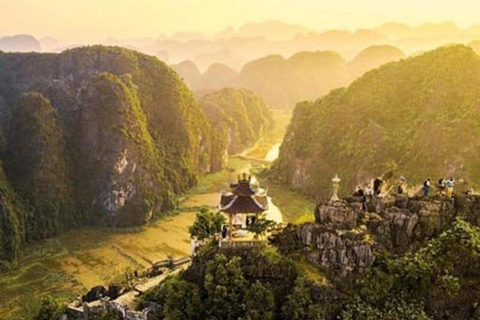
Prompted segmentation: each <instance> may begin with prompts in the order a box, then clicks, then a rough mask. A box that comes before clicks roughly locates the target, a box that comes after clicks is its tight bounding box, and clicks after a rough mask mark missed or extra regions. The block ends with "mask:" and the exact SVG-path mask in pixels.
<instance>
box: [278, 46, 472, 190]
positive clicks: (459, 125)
mask: <svg viewBox="0 0 480 320" xmlns="http://www.w3.org/2000/svg"><path fill="white" fill-rule="evenodd" d="M479 88H480V57H479V56H478V55H477V54H475V53H474V52H473V50H472V49H471V48H468V47H465V46H451V47H442V48H439V49H437V50H434V51H431V52H427V53H425V54H423V55H420V56H417V57H413V58H409V59H405V60H402V61H400V62H394V63H390V64H387V65H385V66H383V67H380V68H378V69H375V70H373V71H370V72H368V73H367V74H365V75H364V76H363V77H362V78H360V79H358V80H356V81H355V82H354V83H353V84H351V85H350V86H349V87H348V88H344V89H338V90H335V91H332V92H331V93H330V94H329V95H327V96H325V97H323V98H321V99H319V100H316V101H314V102H302V103H299V104H298V105H297V106H296V108H295V112H294V116H293V119H292V121H291V124H290V126H289V129H288V132H287V134H286V136H285V140H284V142H283V145H282V147H281V149H280V156H279V159H278V161H277V162H276V163H275V165H274V170H273V172H274V173H275V174H276V175H277V176H278V177H280V179H281V180H282V181H284V182H285V183H287V184H288V185H290V186H292V187H294V188H297V189H300V190H302V191H304V192H306V193H309V194H312V195H315V196H319V195H324V196H326V195H327V194H328V192H329V189H330V179H331V178H332V177H333V176H334V175H335V174H336V173H338V174H339V175H340V176H341V177H342V178H343V182H342V183H343V186H344V188H343V189H342V192H343V194H349V193H350V192H351V190H353V188H354V186H355V184H357V183H359V182H360V181H367V180H369V179H371V178H373V177H376V176H378V175H382V174H385V173H387V172H392V173H393V174H394V175H395V174H396V175H398V176H401V175H404V176H406V177H407V179H409V181H410V182H412V183H420V182H422V181H423V180H424V179H426V177H432V178H436V177H442V176H450V175H454V176H456V177H461V178H463V179H465V180H466V181H467V183H478V182H479V181H480V171H479V168H478V164H477V163H476V161H477V160H476V159H478V156H479V153H478V148H477V146H478V145H479V144H480V131H479V130H478V125H477V124H478V123H479V122H480V118H479V117H480V113H479V112H478V110H479V108H480V105H479V101H480V91H479Z"/></svg>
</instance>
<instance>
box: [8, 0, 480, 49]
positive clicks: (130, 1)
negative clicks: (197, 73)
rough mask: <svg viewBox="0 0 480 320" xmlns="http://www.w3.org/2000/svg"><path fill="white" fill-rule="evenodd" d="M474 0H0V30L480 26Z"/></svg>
mask: <svg viewBox="0 0 480 320" xmlns="http://www.w3.org/2000/svg"><path fill="white" fill-rule="evenodd" d="M479 12H480V1H478V0H455V1H453V0H383V1H379V0H369V1H365V0H0V36H1V35H12V34H18V33H29V34H32V35H34V36H37V37H43V36H46V35H50V36H53V37H57V38H60V39H75V40H78V41H99V40H104V39H105V38H106V37H108V36H112V37H116V38H127V37H157V36H159V35H160V34H172V33H175V32H179V31H199V32H204V33H210V34H211V33H215V32H217V31H220V30H222V29H224V28H225V27H227V26H234V27H239V26H241V25H243V24H245V23H247V22H251V21H254V22H261V21H266V20H282V21H284V22H288V23H296V24H302V25H304V26H306V27H310V28H315V29H319V30H324V29H331V28H342V29H349V30H354V29H357V28H361V27H365V28H366V27H373V26H376V25H379V24H381V23H384V22H388V21H396V22H405V23H408V24H411V25H418V24H421V23H423V22H439V21H445V20H450V21H453V22H455V23H457V24H458V25H459V26H461V27H468V26H470V25H473V24H479V25H480V15H479Z"/></svg>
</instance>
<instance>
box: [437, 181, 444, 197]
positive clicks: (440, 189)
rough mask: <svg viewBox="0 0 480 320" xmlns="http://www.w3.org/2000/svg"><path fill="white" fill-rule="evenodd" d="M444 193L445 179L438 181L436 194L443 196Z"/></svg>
mask: <svg viewBox="0 0 480 320" xmlns="http://www.w3.org/2000/svg"><path fill="white" fill-rule="evenodd" d="M444 192H445V179H444V178H440V179H439V180H438V193H439V194H443V193H444Z"/></svg>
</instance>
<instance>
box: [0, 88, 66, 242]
mask: <svg viewBox="0 0 480 320" xmlns="http://www.w3.org/2000/svg"><path fill="white" fill-rule="evenodd" d="M9 132H10V134H9V136H8V146H7V154H6V161H5V168H6V171H7V174H8V176H9V178H10V180H11V181H12V185H13V187H14V188H15V190H16V191H17V192H18V193H19V195H21V196H22V198H23V199H24V201H25V204H26V205H27V208H28V209H29V210H28V216H27V217H26V218H25V223H26V225H25V236H26V238H27V240H28V239H38V238H44V237H46V236H50V235H53V234H56V233H57V232H58V231H59V230H61V228H62V227H63V226H66V225H70V224H71V219H72V217H73V216H75V212H74V211H73V199H72V190H71V186H72V182H71V180H70V173H69V171H68V167H67V161H68V157H67V152H66V145H65V140H64V138H63V134H62V131H61V128H60V126H59V123H58V116H57V114H56V112H55V110H54V109H53V108H52V106H51V104H50V103H49V101H48V100H46V99H45V98H44V97H43V96H42V95H41V94H39V93H30V94H27V95H24V96H22V97H21V98H20V99H19V101H18V103H17V105H16V106H15V108H14V110H13V120H12V124H11V129H10V131H9Z"/></svg>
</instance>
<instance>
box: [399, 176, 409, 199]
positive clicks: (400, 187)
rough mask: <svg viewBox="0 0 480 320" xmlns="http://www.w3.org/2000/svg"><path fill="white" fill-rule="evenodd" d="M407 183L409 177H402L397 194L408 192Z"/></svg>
mask: <svg viewBox="0 0 480 320" xmlns="http://www.w3.org/2000/svg"><path fill="white" fill-rule="evenodd" d="M406 184H407V179H405V177H403V176H402V177H400V179H399V183H398V187H397V195H399V196H400V195H403V194H404V193H405V192H406V187H405V185H406Z"/></svg>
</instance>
